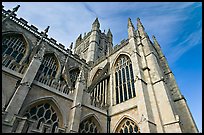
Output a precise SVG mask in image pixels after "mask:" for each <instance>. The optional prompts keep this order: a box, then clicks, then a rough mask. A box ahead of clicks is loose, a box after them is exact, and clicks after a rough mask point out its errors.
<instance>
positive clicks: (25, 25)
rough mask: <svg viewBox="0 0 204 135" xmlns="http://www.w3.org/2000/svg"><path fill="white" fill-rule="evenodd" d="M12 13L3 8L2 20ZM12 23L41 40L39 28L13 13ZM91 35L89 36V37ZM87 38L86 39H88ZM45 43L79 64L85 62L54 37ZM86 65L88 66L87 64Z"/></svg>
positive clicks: (44, 39)
mask: <svg viewBox="0 0 204 135" xmlns="http://www.w3.org/2000/svg"><path fill="white" fill-rule="evenodd" d="M11 12H12V11H11V10H5V9H4V6H2V18H5V17H7V16H8V15H9V14H10V13H11ZM9 20H10V21H13V22H15V23H16V24H18V25H20V26H21V27H22V28H24V29H26V30H27V31H29V32H30V33H32V34H34V35H35V36H36V37H37V38H40V37H41V35H42V34H43V33H42V32H40V31H39V30H38V28H37V27H36V26H35V25H33V24H30V25H29V24H28V21H26V20H25V19H23V18H21V17H20V18H19V17H17V14H16V13H13V14H12V15H11V16H10V17H9ZM88 35H90V33H88V34H87V36H88ZM87 36H86V37H87ZM43 41H44V42H46V43H48V44H49V45H51V46H52V47H54V48H55V49H57V50H59V51H61V52H62V53H63V54H65V55H69V56H71V57H72V58H74V59H77V61H78V62H80V63H81V62H84V61H85V60H84V59H81V58H79V57H75V55H74V54H73V53H72V51H71V50H70V48H65V45H63V44H62V43H57V40H55V39H54V38H52V37H48V35H47V34H46V36H45V37H44V38H43ZM85 65H86V64H85Z"/></svg>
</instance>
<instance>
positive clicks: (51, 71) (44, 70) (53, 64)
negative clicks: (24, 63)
mask: <svg viewBox="0 0 204 135" xmlns="http://www.w3.org/2000/svg"><path fill="white" fill-rule="evenodd" d="M57 70H58V65H57V60H56V58H55V56H54V55H53V54H45V56H44V58H43V61H42V63H41V65H40V68H39V69H38V72H37V75H36V78H35V80H38V81H40V82H42V83H45V84H46V83H47V81H45V80H43V79H42V77H43V78H47V79H50V78H55V76H56V74H57Z"/></svg>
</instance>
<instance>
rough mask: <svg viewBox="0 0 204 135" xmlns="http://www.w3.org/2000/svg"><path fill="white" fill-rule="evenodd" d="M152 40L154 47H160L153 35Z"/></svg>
mask: <svg viewBox="0 0 204 135" xmlns="http://www.w3.org/2000/svg"><path fill="white" fill-rule="evenodd" d="M152 38H153V42H154V44H155V45H156V46H159V47H160V45H159V43H158V42H157V39H156V38H155V36H154V35H153V36H152Z"/></svg>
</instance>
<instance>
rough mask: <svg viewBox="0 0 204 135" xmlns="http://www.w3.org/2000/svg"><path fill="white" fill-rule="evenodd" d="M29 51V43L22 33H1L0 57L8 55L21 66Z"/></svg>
mask: <svg viewBox="0 0 204 135" xmlns="http://www.w3.org/2000/svg"><path fill="white" fill-rule="evenodd" d="M30 50H31V45H30V42H29V40H28V39H27V37H26V36H25V35H24V34H23V33H21V32H17V31H7V32H3V33H2V56H4V55H10V56H11V57H12V58H13V59H14V60H15V61H16V62H17V63H19V64H22V63H23V62H24V61H25V60H26V58H27V57H28V55H29V53H30Z"/></svg>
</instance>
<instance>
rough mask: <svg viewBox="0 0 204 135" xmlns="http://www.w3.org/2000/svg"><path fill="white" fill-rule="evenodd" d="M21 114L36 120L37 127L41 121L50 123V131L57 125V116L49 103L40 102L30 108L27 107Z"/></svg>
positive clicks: (53, 130)
mask: <svg viewBox="0 0 204 135" xmlns="http://www.w3.org/2000/svg"><path fill="white" fill-rule="evenodd" d="M23 116H26V117H27V118H28V119H31V120H35V121H37V127H36V128H37V129H39V128H40V125H41V124H42V123H45V124H49V125H51V132H52V133H54V132H55V129H56V128H57V127H58V126H59V118H58V116H57V113H56V112H55V110H54V109H53V107H52V106H51V105H50V104H49V103H41V104H38V105H36V106H34V107H32V108H29V109H28V110H27V111H26V112H25V113H24V115H23Z"/></svg>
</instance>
